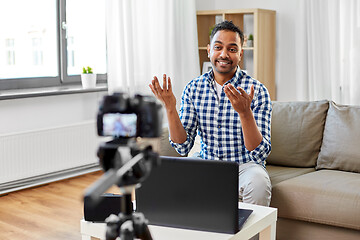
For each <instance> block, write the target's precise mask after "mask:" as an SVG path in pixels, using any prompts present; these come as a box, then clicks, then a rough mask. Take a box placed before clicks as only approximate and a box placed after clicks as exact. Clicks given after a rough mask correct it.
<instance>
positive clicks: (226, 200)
mask: <svg viewBox="0 0 360 240" xmlns="http://www.w3.org/2000/svg"><path fill="white" fill-rule="evenodd" d="M160 158H161V164H160V166H158V167H154V168H153V169H152V170H151V173H150V176H149V177H148V178H147V179H145V181H144V182H143V183H142V184H141V187H140V188H138V189H136V205H137V206H136V209H137V211H138V212H142V213H143V214H144V215H145V218H146V219H148V220H149V222H150V224H153V225H161V226H169V227H179V228H187V229H195V230H205V231H213V232H223V233H236V232H237V231H238V230H239V222H238V169H239V168H238V164H237V163H235V162H223V161H214V160H201V159H198V158H181V157H160Z"/></svg>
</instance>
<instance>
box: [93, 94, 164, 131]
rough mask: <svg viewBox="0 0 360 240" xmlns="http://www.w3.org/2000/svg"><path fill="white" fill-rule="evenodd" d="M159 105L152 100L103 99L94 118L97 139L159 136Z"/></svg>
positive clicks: (138, 96)
mask: <svg viewBox="0 0 360 240" xmlns="http://www.w3.org/2000/svg"><path fill="white" fill-rule="evenodd" d="M161 107H162V106H161V104H160V103H158V102H157V100H156V99H155V98H154V97H152V96H143V95H135V96H134V97H129V96H128V95H127V94H125V93H114V94H112V95H107V96H105V97H104V98H103V101H102V102H101V104H100V108H99V112H98V116H97V131H98V135H99V136H112V137H114V138H132V137H145V138H155V137H160V135H161V123H162V121H161V120H162V111H161Z"/></svg>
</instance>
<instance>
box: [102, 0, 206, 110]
mask: <svg viewBox="0 0 360 240" xmlns="http://www.w3.org/2000/svg"><path fill="white" fill-rule="evenodd" d="M106 15H107V16H106V17H107V19H106V22H107V24H106V27H107V30H106V32H107V47H108V49H107V52H108V87H109V92H110V93H113V92H115V91H122V92H128V93H130V94H134V93H141V94H151V95H152V93H151V90H150V89H149V86H148V85H149V84H150V81H151V80H152V79H153V77H154V76H157V77H158V78H159V80H160V81H161V82H160V83H161V84H162V76H163V74H164V73H165V74H167V75H168V76H170V77H171V78H172V83H173V90H174V93H175V96H176V98H177V102H178V103H179V102H180V97H181V92H182V90H183V88H184V87H185V84H186V83H187V82H189V81H190V80H191V79H193V78H195V77H197V76H198V75H199V73H200V70H199V54H198V50H197V46H198V41H197V25H196V9H195V1H194V0H106Z"/></svg>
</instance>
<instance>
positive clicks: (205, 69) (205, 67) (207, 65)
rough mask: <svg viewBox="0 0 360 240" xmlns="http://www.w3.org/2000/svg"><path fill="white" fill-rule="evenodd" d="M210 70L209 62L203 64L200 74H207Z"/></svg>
mask: <svg viewBox="0 0 360 240" xmlns="http://www.w3.org/2000/svg"><path fill="white" fill-rule="evenodd" d="M211 69H212V65H211V62H204V63H203V68H202V74H204V73H206V72H209V71H210V70H211Z"/></svg>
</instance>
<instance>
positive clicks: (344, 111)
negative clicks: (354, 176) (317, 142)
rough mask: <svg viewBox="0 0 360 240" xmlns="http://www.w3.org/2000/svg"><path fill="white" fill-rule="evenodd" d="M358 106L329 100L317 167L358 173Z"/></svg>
mask: <svg viewBox="0 0 360 240" xmlns="http://www.w3.org/2000/svg"><path fill="white" fill-rule="evenodd" d="M359 137H360V107H358V106H341V105H336V104H335V103H333V102H331V103H330V107H329V111H328V115H327V117H326V122H325V129H324V138H323V143H322V146H321V150H320V153H319V157H318V160H317V167H316V168H317V169H337V170H344V171H351V172H357V173H360V141H359Z"/></svg>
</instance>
